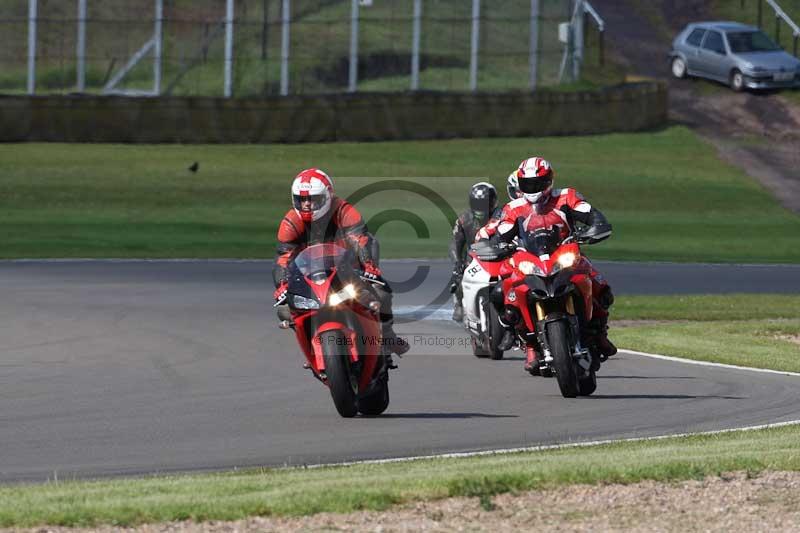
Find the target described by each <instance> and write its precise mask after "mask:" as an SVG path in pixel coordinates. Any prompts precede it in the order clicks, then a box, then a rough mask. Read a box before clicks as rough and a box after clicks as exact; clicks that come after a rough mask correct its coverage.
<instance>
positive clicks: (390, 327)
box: [373, 286, 409, 365]
mask: <svg viewBox="0 0 800 533" xmlns="http://www.w3.org/2000/svg"><path fill="white" fill-rule="evenodd" d="M373 290H374V291H375V294H376V295H377V296H378V300H379V301H380V304H381V306H380V313H379V316H380V320H381V337H382V338H383V341H382V345H383V347H384V350H385V352H386V353H387V356H388V361H389V363H390V365H391V364H392V363H391V354H393V353H395V354H397V355H403V354H404V353H406V352H407V351H408V349H409V346H408V341H406V340H405V339H404V338H402V337H400V336H399V335H397V333H395V331H394V314H393V313H392V293H391V292H390V291H388V290H386V289H384V288H382V287H378V286H375V287H373Z"/></svg>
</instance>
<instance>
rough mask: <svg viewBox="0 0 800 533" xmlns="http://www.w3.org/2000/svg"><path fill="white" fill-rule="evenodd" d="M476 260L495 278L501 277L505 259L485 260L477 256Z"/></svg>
mask: <svg viewBox="0 0 800 533" xmlns="http://www.w3.org/2000/svg"><path fill="white" fill-rule="evenodd" d="M476 260H477V261H478V264H479V265H480V266H481V268H482V269H484V270H485V271H486V272H488V273H489V275H490V276H492V277H493V278H498V277H500V271H501V270H502V267H503V263H504V261H483V260H481V259H478V258H476Z"/></svg>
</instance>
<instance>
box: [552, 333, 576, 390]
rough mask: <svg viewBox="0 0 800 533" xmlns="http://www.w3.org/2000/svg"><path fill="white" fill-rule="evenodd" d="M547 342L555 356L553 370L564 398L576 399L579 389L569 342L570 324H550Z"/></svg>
mask: <svg viewBox="0 0 800 533" xmlns="http://www.w3.org/2000/svg"><path fill="white" fill-rule="evenodd" d="M547 340H548V342H549V344H550V351H551V352H552V355H553V370H555V374H556V380H557V381H558V388H559V389H560V390H561V395H562V396H563V397H564V398H574V397H576V396H577V395H578V392H579V388H578V375H577V374H576V372H575V363H574V362H573V361H572V350H571V347H570V342H569V324H567V323H566V321H564V320H559V321H556V322H550V323H548V324H547Z"/></svg>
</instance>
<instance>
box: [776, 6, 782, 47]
mask: <svg viewBox="0 0 800 533" xmlns="http://www.w3.org/2000/svg"><path fill="white" fill-rule="evenodd" d="M775 42H776V43H778V46H780V44H781V18H780V17H779V16H778V14H777V13H776V14H775Z"/></svg>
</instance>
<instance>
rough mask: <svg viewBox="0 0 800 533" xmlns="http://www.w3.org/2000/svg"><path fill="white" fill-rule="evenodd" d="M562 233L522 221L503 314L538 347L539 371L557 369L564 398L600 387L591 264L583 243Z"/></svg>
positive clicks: (510, 262) (507, 269)
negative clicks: (590, 327) (592, 337)
mask: <svg viewBox="0 0 800 533" xmlns="http://www.w3.org/2000/svg"><path fill="white" fill-rule="evenodd" d="M584 242H592V241H591V240H590V239H587V240H582V239H580V238H576V237H574V236H572V235H570V236H568V237H566V238H562V235H561V230H560V228H559V227H557V226H555V227H551V228H549V229H542V228H537V229H533V230H526V229H525V228H524V223H522V221H520V231H519V247H518V248H517V251H516V252H515V253H514V255H513V256H511V257H510V258H509V259H508V260H507V261H506V263H505V272H504V274H509V273H510V276H509V277H507V278H506V279H505V280H504V281H503V294H504V303H505V304H506V305H505V312H504V320H506V321H508V322H507V323H510V324H515V327H516V332H517V335H518V337H519V339H520V341H521V344H522V346H525V347H526V349H527V350H528V352H530V351H531V350H534V351H535V353H536V355H537V357H536V360H535V361H534V362H533V369H534V371H537V370H538V373H540V374H541V375H543V376H549V375H552V374H555V377H556V379H557V381H558V386H559V389H560V390H561V394H562V396H564V397H565V398H574V397H575V396H588V395H590V394H592V393H593V392H594V391H595V389H596V388H597V379H596V376H595V371H596V370H597V369H598V368H599V358H598V357H593V355H592V353H591V351H590V349H589V347H588V343H587V339H586V338H585V335H584V331H585V328H586V324H587V323H588V322H589V321H590V320H591V318H592V281H591V277H590V273H591V270H590V269H589V268H588V267H587V265H586V263H585V262H584V261H582V257H581V250H580V247H579V246H578V245H579V243H584Z"/></svg>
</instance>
